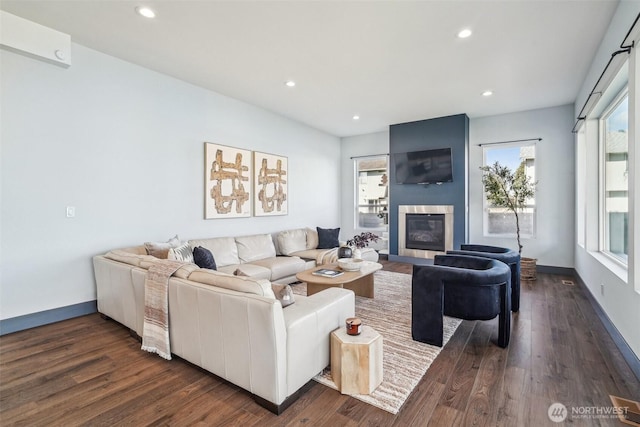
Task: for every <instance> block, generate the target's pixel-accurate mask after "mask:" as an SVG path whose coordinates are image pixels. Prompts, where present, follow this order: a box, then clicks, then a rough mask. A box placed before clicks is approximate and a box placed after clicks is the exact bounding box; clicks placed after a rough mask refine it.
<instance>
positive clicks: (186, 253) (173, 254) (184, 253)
mask: <svg viewBox="0 0 640 427" xmlns="http://www.w3.org/2000/svg"><path fill="white" fill-rule="evenodd" d="M167 259H172V260H174V261H184V262H190V263H193V250H192V249H191V246H189V244H188V243H185V244H183V245H180V246H178V247H177V248H171V249H169V255H167Z"/></svg>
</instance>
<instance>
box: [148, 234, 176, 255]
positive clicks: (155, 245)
mask: <svg viewBox="0 0 640 427" xmlns="http://www.w3.org/2000/svg"><path fill="white" fill-rule="evenodd" d="M178 246H180V238H179V237H178V235H177V234H176V235H175V236H173V237H172V238H170V239H169V240H167V241H166V242H145V243H144V247H145V249H146V250H147V253H148V254H149V255H153V256H154V257H156V258H161V259H167V256H168V255H169V249H171V248H177V247H178Z"/></svg>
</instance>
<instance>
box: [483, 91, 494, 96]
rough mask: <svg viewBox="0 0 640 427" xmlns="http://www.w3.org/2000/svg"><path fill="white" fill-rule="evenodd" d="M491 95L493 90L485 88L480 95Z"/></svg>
mask: <svg viewBox="0 0 640 427" xmlns="http://www.w3.org/2000/svg"><path fill="white" fill-rule="evenodd" d="M491 95H493V92H492V91H490V90H485V91H484V92H482V96H491Z"/></svg>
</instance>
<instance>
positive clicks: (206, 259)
mask: <svg viewBox="0 0 640 427" xmlns="http://www.w3.org/2000/svg"><path fill="white" fill-rule="evenodd" d="M193 261H194V262H195V263H196V264H198V267H200V268H208V269H209V270H217V267H216V260H215V259H214V257H213V254H212V253H211V251H210V250H209V249H207V248H203V247H202V246H196V247H195V248H193Z"/></svg>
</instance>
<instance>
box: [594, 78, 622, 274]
mask: <svg viewBox="0 0 640 427" xmlns="http://www.w3.org/2000/svg"><path fill="white" fill-rule="evenodd" d="M628 116H629V96H628V93H627V90H626V89H624V90H623V91H622V93H621V94H620V95H619V96H618V97H616V98H615V99H614V101H613V102H612V103H611V104H610V105H609V107H607V109H606V110H605V111H604V113H603V115H602V116H601V118H600V145H601V153H602V156H601V161H600V164H601V169H602V175H601V182H602V188H601V191H600V198H601V219H600V235H601V239H602V240H601V245H600V246H601V248H600V249H601V251H603V252H604V253H606V254H607V255H610V256H611V257H613V258H615V259H616V260H618V261H620V262H622V263H623V264H625V265H626V264H627V262H628V259H627V257H628V255H629V121H628V120H629V117H628Z"/></svg>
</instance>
